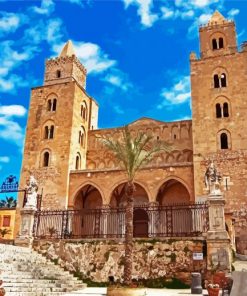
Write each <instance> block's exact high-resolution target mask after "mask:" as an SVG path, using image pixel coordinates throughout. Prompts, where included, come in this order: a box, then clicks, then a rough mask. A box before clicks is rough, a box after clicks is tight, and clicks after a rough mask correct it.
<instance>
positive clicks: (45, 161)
mask: <svg viewBox="0 0 247 296" xmlns="http://www.w3.org/2000/svg"><path fill="white" fill-rule="evenodd" d="M49 158H50V154H49V152H45V153H44V159H43V167H48V166H49Z"/></svg>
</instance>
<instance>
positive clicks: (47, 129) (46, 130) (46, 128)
mask: <svg viewBox="0 0 247 296" xmlns="http://www.w3.org/2000/svg"><path fill="white" fill-rule="evenodd" d="M48 137H49V127H48V126H45V132H44V139H48Z"/></svg>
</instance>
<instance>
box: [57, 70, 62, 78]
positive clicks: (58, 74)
mask: <svg viewBox="0 0 247 296" xmlns="http://www.w3.org/2000/svg"><path fill="white" fill-rule="evenodd" d="M60 77H61V71H60V70H57V78H60Z"/></svg>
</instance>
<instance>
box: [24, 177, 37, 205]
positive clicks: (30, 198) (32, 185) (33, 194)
mask: <svg viewBox="0 0 247 296" xmlns="http://www.w3.org/2000/svg"><path fill="white" fill-rule="evenodd" d="M25 189H26V194H27V196H26V198H27V202H26V204H25V206H24V208H33V209H36V208H37V195H38V193H37V191H38V183H37V180H36V179H35V178H34V176H33V175H30V177H29V179H27V182H26V188H25Z"/></svg>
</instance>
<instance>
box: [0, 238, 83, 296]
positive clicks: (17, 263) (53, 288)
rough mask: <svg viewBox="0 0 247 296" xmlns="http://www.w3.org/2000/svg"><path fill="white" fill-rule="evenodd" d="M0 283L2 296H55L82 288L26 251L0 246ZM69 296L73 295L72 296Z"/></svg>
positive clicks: (46, 262) (48, 262) (41, 257)
mask: <svg viewBox="0 0 247 296" xmlns="http://www.w3.org/2000/svg"><path fill="white" fill-rule="evenodd" d="M0 271H1V274H0V279H2V280H3V287H4V289H5V291H6V295H5V296H49V295H51V296H53V295H54V296H55V295H68V294H69V292H72V291H73V292H75V293H76V291H78V290H80V292H79V291H78V293H81V291H83V289H84V288H85V287H86V285H85V284H83V282H82V281H80V280H78V279H77V278H75V277H74V276H73V275H72V274H70V273H69V272H68V271H64V270H63V269H62V268H61V267H60V266H58V265H55V264H54V263H53V262H51V261H49V260H47V259H46V258H45V257H43V256H42V255H40V254H39V253H37V252H35V251H33V250H32V249H29V248H23V247H17V246H12V245H4V244H0ZM72 295H73V294H72Z"/></svg>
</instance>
